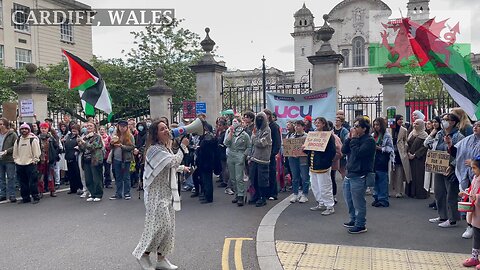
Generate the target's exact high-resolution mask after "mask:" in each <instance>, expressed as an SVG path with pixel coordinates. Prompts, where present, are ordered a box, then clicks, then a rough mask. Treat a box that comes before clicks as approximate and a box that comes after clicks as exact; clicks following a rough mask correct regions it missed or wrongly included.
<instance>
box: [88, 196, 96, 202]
mask: <svg viewBox="0 0 480 270" xmlns="http://www.w3.org/2000/svg"><path fill="white" fill-rule="evenodd" d="M93 200H95V199H94V198H92V197H90V198H88V199H87V202H93Z"/></svg>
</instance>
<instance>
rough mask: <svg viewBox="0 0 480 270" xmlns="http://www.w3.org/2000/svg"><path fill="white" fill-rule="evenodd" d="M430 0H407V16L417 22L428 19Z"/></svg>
mask: <svg viewBox="0 0 480 270" xmlns="http://www.w3.org/2000/svg"><path fill="white" fill-rule="evenodd" d="M429 4H430V0H409V1H408V3H407V9H408V12H407V17H409V18H412V20H414V21H416V22H418V23H424V22H426V21H427V20H428V19H430V5H429Z"/></svg>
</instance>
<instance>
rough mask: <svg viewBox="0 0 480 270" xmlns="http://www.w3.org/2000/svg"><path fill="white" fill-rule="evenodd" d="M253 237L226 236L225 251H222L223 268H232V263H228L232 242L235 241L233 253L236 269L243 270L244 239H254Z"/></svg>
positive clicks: (228, 269)
mask: <svg viewBox="0 0 480 270" xmlns="http://www.w3.org/2000/svg"><path fill="white" fill-rule="evenodd" d="M252 240H253V239H252V238H225V242H223V252H222V270H230V265H229V263H228V254H229V253H230V242H232V241H235V250H234V253H233V256H234V260H235V269H236V270H243V262H242V244H243V241H252Z"/></svg>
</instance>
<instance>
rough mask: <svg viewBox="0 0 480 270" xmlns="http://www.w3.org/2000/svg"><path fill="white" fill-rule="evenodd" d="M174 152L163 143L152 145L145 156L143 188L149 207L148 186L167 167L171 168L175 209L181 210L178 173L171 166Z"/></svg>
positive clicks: (170, 175)
mask: <svg viewBox="0 0 480 270" xmlns="http://www.w3.org/2000/svg"><path fill="white" fill-rule="evenodd" d="M173 158H174V157H173V154H172V153H171V152H170V151H169V150H168V149H167V148H166V147H165V146H163V145H159V144H155V145H151V146H150V147H149V148H148V150H147V153H146V156H145V171H144V173H143V190H144V202H145V207H147V201H148V187H149V186H150V185H151V184H152V182H153V180H154V179H155V177H157V176H158V175H159V174H160V173H161V172H162V171H163V170H164V169H165V168H167V169H170V172H169V179H170V188H171V189H172V198H173V209H174V210H175V211H180V209H181V205H180V196H179V194H178V185H177V173H176V168H169V165H170V163H171V162H172V161H173Z"/></svg>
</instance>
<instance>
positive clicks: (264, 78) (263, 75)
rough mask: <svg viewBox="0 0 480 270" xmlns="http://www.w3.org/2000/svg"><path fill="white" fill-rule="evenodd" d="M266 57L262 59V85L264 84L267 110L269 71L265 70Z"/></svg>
mask: <svg viewBox="0 0 480 270" xmlns="http://www.w3.org/2000/svg"><path fill="white" fill-rule="evenodd" d="M265 60H266V59H265V55H264V56H263V57H262V84H263V108H264V109H265V108H267V74H266V71H267V69H266V68H265Z"/></svg>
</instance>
